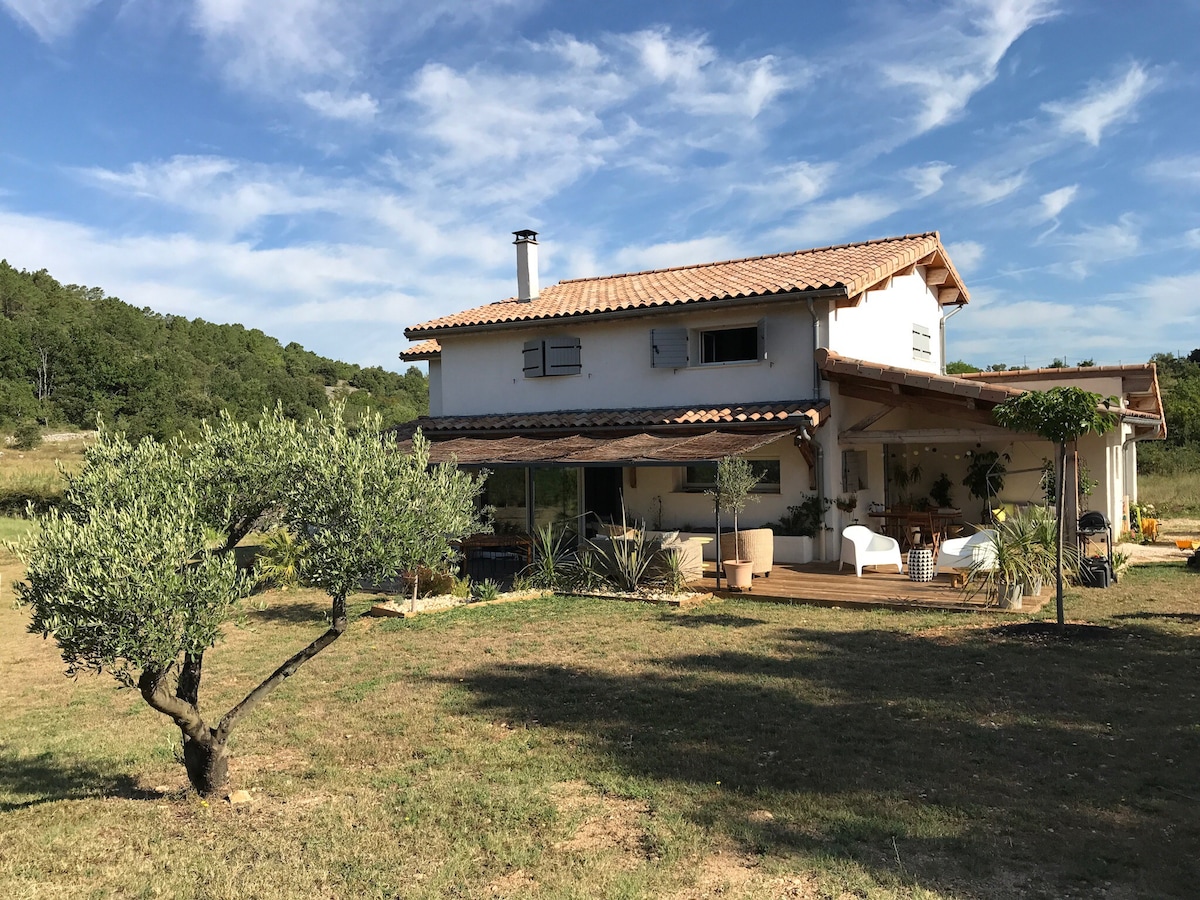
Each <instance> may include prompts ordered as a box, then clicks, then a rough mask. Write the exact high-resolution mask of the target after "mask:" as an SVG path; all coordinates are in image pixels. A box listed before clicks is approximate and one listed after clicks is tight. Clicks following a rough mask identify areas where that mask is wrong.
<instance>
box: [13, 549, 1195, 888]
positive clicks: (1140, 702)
mask: <svg viewBox="0 0 1200 900" xmlns="http://www.w3.org/2000/svg"><path fill="white" fill-rule="evenodd" d="M11 565H12V564H11V563H10V564H7V566H5V568H4V593H5V596H6V597H8V591H7V588H8V585H9V583H10V574H11ZM1198 577H1200V576H1197V575H1196V574H1195V573H1191V572H1187V571H1186V570H1185V569H1184V568H1183V566H1182V563H1181V562H1180V563H1178V564H1176V565H1172V566H1157V567H1156V566H1151V567H1145V568H1140V569H1138V570H1136V571H1135V573H1133V574H1131V575H1129V576H1127V577H1126V578H1123V579H1122V581H1121V583H1120V584H1119V585H1118V586H1116V587H1114V588H1111V589H1109V590H1106V591H1080V590H1074V591H1071V592H1069V593H1068V596H1067V611H1068V616H1069V617H1070V618H1071V619H1072V620H1074V621H1089V622H1092V623H1095V624H1099V625H1104V626H1107V627H1109V628H1112V629H1113V630H1114V635H1113V636H1112V637H1111V638H1109V639H1107V640H1102V641H1091V642H1081V643H1069V644H1054V643H1031V642H1029V641H1025V640H1017V639H1013V638H1009V637H1006V636H1004V635H1002V634H997V633H994V632H993V631H992V628H993V626H995V625H997V624H1000V623H1001V622H1006V623H1007V622H1011V621H1013V619H1012V617H1011V616H1006V617H1003V618H1002V617H1000V616H999V615H995V616H993V615H990V614H981V615H978V616H971V617H964V616H961V615H942V614H936V613H927V612H906V613H895V612H887V611H874V612H862V611H855V610H840V609H819V608H814V607H802V606H774V605H767V604H761V605H760V604H756V603H755V602H754V601H753V600H745V601H729V602H725V603H722V604H720V605H719V606H720V609H719V610H717V604H714V605H711V606H708V607H705V608H704V609H703V610H699V611H692V610H672V609H663V608H658V607H649V606H644V605H639V604H615V603H611V602H607V601H601V600H588V599H577V598H576V599H572V598H551V599H545V600H532V601H529V602H524V603H513V604H504V605H498V606H491V607H485V608H477V607H464V608H462V609H458V610H453V611H450V612H447V613H444V614H439V615H437V616H423V617H417V618H415V619H412V620H407V621H406V620H394V619H388V620H384V619H360V620H358V621H354V622H353V624H352V626H351V628H350V630H349V631H348V632H347V634H346V635H345V637H343V638H342V639H341V640H339V641H338V642H337V643H335V644H334V645H333V646H332V647H331V648H330V649H329V650H328V651H327V652H326V653H324V654H321V656H319V657H317V658H316V659H315V660H313V662H312V663H310V664H309V665H308V666H307V667H305V668H304V669H303V670H302V671H301V672H300V673H298V674H297V675H296V676H295V677H294V678H292V679H289V680H288V682H287V683H286V684H285V685H284V686H282V687H281V688H280V689H279V691H278V692H276V693H275V694H273V695H272V697H271V698H270V699H269V700H268V701H267V702H266V703H265V704H264V705H263V706H262V707H260V708H259V709H258V710H256V711H255V712H254V714H253V716H252V718H251V719H250V720H248V721H247V722H246V723H245V728H244V731H243V732H242V733H241V734H240V735H239V736H238V737H237V743H236V745H235V746H234V748H233V749H234V760H233V778H234V786H235V787H237V788H243V789H246V790H248V791H250V793H251V795H252V797H253V800H254V802H253V803H251V804H250V805H249V806H248V807H247V808H243V809H234V808H231V807H230V806H229V804H226V803H222V802H216V803H209V804H205V803H203V802H201V801H199V800H198V799H197V798H196V797H195V795H193V794H190V793H189V792H188V791H187V790H186V780H185V778H184V775H183V771H182V769H181V768H180V767H179V766H178V765H177V764H176V763H175V761H174V758H173V753H174V746H173V745H174V743H175V742H176V741H177V739H178V737H177V734H176V733H175V731H174V729H173V727H172V726H171V725H170V723H169V722H168V721H166V720H165V719H164V718H163V717H161V716H158V715H157V714H155V713H153V712H151V711H150V710H149V709H148V708H146V707H145V705H144V704H143V703H142V702H141V700H140V698H138V697H137V696H136V695H134V694H132V693H130V692H121V691H117V690H116V689H115V687H114V685H113V684H112V682H111V681H110V680H107V679H106V678H93V677H81V678H80V679H78V680H77V681H74V682H72V681H68V680H66V679H64V678H63V677H62V676H61V668H62V667H61V663H60V662H59V660H58V658H57V656H56V654H55V652H54V648H53V645H51V644H48V643H45V642H43V641H41V640H40V639H39V638H36V637H33V636H30V635H28V634H25V633H24V632H23V625H24V621H25V616H24V614H23V613H21V612H19V611H15V610H13V609H12V608H11V606H10V603H9V602H8V600H3V601H0V708H3V710H4V715H3V716H0V896H14V897H58V896H67V895H70V896H72V897H80V896H82V897H88V896H96V897H101V896H163V897H181V898H224V897H229V898H232V897H246V896H254V897H261V898H266V900H274V898H285V897H315V896H320V897H350V896H354V897H358V896H365V897H414V898H442V897H448V896H457V897H479V898H495V897H531V898H581V897H588V898H591V897H626V898H631V897H676V898H680V900H684V898H700V897H709V896H725V897H738V898H748V900H758V898H784V897H793V898H809V897H821V898H837V897H872V898H875V897H882V898H890V897H895V898H901V897H903V898H935V897H937V898H941V897H945V898H949V897H989V898H991V897H1001V898H1004V897H1013V898H1016V897H1021V898H1024V897H1044V898H1057V897H1065V896H1102V897H1127V896H1128V897H1131V896H1155V897H1172V896H1175V897H1183V896H1189V895H1190V894H1192V893H1193V888H1194V885H1195V883H1196V882H1197V880H1198V879H1200V864H1198V862H1197V859H1196V854H1195V847H1196V846H1197V845H1200V822H1198V820H1197V817H1196V815H1195V804H1196V796H1195V794H1196V789H1195V785H1196V784H1197V783H1198V782H1200V727H1198V726H1197V724H1196V717H1195V714H1194V710H1195V700H1196V693H1197V687H1196V678H1195V673H1196V671H1198V670H1200V665H1198V664H1200V659H1198V654H1197V649H1196V648H1197V639H1198V637H1200V604H1198V602H1197V600H1196V597H1197V593H1198V592H1197V591H1196V587H1197V584H1198V582H1197V580H1196V579H1197V578H1198ZM372 599H373V598H371V597H369V596H365V595H364V596H361V597H357V598H354V604H353V611H354V612H355V613H362V612H364V611H365V610H366V609H367V608H368V606H369V605H370V603H371V602H372ZM265 600H266V605H265V607H264V608H262V609H254V608H250V609H248V610H247V611H246V612H245V614H244V616H243V618H242V621H241V624H240V626H237V627H231V628H229V629H228V631H227V636H226V638H225V640H224V641H223V642H221V643H219V644H218V645H217V647H216V648H215V649H214V650H213V651H212V652H211V654H210V658H209V659H208V660H206V675H205V679H206V680H205V688H206V694H207V695H208V699H207V705H209V706H211V707H213V708H218V707H221V706H224V705H227V704H228V703H230V702H232V701H233V700H234V699H236V698H237V697H239V696H240V694H241V693H242V692H243V691H245V690H246V689H247V688H248V687H249V686H250V685H253V684H255V683H257V681H258V680H259V679H260V678H261V677H262V675H263V674H265V673H266V672H268V671H270V670H271V668H273V666H274V665H276V664H278V662H279V661H280V660H281V659H282V658H283V657H284V656H286V655H287V653H288V652H290V650H291V649H292V648H295V647H299V646H302V645H303V644H305V643H306V642H307V641H308V640H309V639H310V638H311V637H312V635H313V634H314V633H316V632H319V631H320V629H321V628H322V627H323V625H324V621H323V619H324V614H325V607H326V601H325V598H324V597H323V596H321V595H319V594H317V593H316V592H312V591H303V590H301V591H288V592H286V593H273V594H268V595H265ZM714 610H717V611H718V612H723V613H725V614H724V615H718V614H715V612H714ZM1034 618H1038V619H1040V618H1044V616H1038V617H1034Z"/></svg>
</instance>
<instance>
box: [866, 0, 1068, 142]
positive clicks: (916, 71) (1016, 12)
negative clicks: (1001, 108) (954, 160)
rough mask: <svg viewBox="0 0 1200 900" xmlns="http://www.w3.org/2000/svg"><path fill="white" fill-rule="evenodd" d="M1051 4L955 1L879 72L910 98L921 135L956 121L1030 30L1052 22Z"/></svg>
mask: <svg viewBox="0 0 1200 900" xmlns="http://www.w3.org/2000/svg"><path fill="white" fill-rule="evenodd" d="M1055 6H1056V4H1055V3H1053V2H1050V0H953V2H950V3H947V4H946V5H945V6H944V7H940V8H938V9H937V11H936V17H935V18H933V17H931V20H930V21H921V22H919V23H915V24H914V25H912V26H910V27H916V28H920V29H921V31H920V32H918V33H912V34H909V35H906V38H905V39H903V40H899V41H897V40H895V37H894V35H893V40H892V42H891V46H890V47H888V48H887V49H886V50H885V51H884V52H890V53H893V54H903V56H904V59H903V60H901V61H893V62H885V63H884V64H883V65H882V67H881V71H882V73H883V75H884V77H885V79H886V80H887V82H889V83H890V84H891V85H893V86H895V87H898V88H901V89H903V90H904V91H906V92H908V93H910V94H912V95H913V96H914V97H915V99H916V101H917V104H918V111H917V114H916V116H915V117H914V120H913V126H914V129H915V131H916V132H917V133H918V134H919V133H923V132H926V131H929V130H931V129H933V128H937V127H939V126H941V125H945V124H946V123H948V122H951V121H953V120H954V119H956V118H958V117H959V116H960V115H961V114H962V112H963V110H964V109H966V107H967V104H968V103H969V102H970V101H971V98H972V97H973V96H974V95H975V94H976V93H978V92H979V91H980V90H982V89H983V88H985V87H987V86H988V85H989V84H991V83H992V82H993V81H994V80H995V79H996V75H997V71H998V66H999V63H1000V60H1002V59H1003V58H1004V56H1005V54H1006V53H1007V52H1008V50H1009V48H1010V47H1011V46H1012V45H1013V43H1015V42H1016V40H1017V39H1018V38H1019V37H1020V36H1021V35H1022V34H1024V33H1025V32H1026V31H1028V30H1029V29H1030V28H1032V27H1034V26H1035V25H1037V24H1039V23H1040V22H1044V21H1046V20H1047V19H1050V18H1052V17H1053V16H1054V15H1055V14H1056V9H1055Z"/></svg>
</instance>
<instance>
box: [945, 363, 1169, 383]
mask: <svg viewBox="0 0 1200 900" xmlns="http://www.w3.org/2000/svg"><path fill="white" fill-rule="evenodd" d="M1152 365H1154V364H1153V363H1148V362H1144V363H1115V364H1110V365H1102V366H1038V367H1036V368H1032V369H1004V370H1002V371H999V372H990V371H986V372H963V373H962V376H963V377H964V378H972V379H985V380H986V379H990V378H995V379H997V380H999V381H1003V380H1004V379H1005V378H1006V377H1012V376H1013V375H1041V374H1044V373H1049V372H1070V373H1072V374H1078V373H1081V372H1093V373H1105V372H1132V371H1138V370H1141V371H1146V370H1148V369H1149V368H1150V367H1151V366H1152Z"/></svg>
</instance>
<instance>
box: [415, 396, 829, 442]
mask: <svg viewBox="0 0 1200 900" xmlns="http://www.w3.org/2000/svg"><path fill="white" fill-rule="evenodd" d="M828 414H829V401H828V400H796V401H780V402H774V403H753V404H746V405H743V406H725V407H714V408H711V409H692V408H687V407H684V408H678V407H670V408H668V407H656V408H653V409H590V410H567V411H563V412H542V413H508V414H495V415H481V416H422V417H421V418H419V419H415V420H413V421H411V422H406V423H405V424H404V425H402V426H400V427H399V428H398V429H397V432H398V433H402V434H411V433H412V431H413V430H415V429H417V428H420V429H421V430H422V431H423V432H425V433H426V434H429V435H431V436H432V435H449V434H456V433H467V432H500V431H508V432H517V431H569V430H574V429H584V430H587V429H606V428H607V429H614V430H615V429H626V428H670V427H671V426H681V425H701V424H704V425H709V424H716V425H721V424H725V425H732V424H750V425H756V424H774V425H791V426H795V427H799V425H801V424H805V425H811V426H816V425H819V424H820V423H821V422H822V421H824V419H825V418H826V417H827V416H828Z"/></svg>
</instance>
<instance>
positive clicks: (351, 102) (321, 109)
mask: <svg viewBox="0 0 1200 900" xmlns="http://www.w3.org/2000/svg"><path fill="white" fill-rule="evenodd" d="M300 99H301V100H303V101H304V103H305V105H307V106H308V108H309V109H311V110H313V111H314V112H316V113H319V114H320V115H322V116H325V117H326V118H328V119H338V120H341V121H345V122H369V121H371V120H372V119H374V118H375V115H376V114H377V113H378V112H379V103H378V102H377V101H376V100H375V98H374V97H372V96H371V95H370V94H368V93H366V92H363V93H360V94H350V95H338V94H334V93H332V92H331V91H305V92H304V93H302V94H301V95H300Z"/></svg>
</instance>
